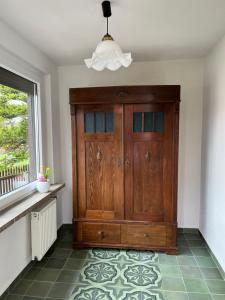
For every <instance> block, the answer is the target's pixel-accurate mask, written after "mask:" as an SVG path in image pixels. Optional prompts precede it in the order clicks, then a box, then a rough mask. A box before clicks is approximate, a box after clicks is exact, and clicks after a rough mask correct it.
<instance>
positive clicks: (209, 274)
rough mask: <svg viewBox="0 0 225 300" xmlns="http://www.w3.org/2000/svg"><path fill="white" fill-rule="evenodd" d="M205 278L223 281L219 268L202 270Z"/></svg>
mask: <svg viewBox="0 0 225 300" xmlns="http://www.w3.org/2000/svg"><path fill="white" fill-rule="evenodd" d="M200 269H201V272H202V274H203V277H204V278H206V279H221V280H222V279H223V278H222V276H221V274H220V272H219V270H218V269H217V268H200Z"/></svg>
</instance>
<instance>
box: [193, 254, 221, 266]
mask: <svg viewBox="0 0 225 300" xmlns="http://www.w3.org/2000/svg"><path fill="white" fill-rule="evenodd" d="M195 259H196V261H197V263H198V265H199V266H200V267H204V268H216V264H215V263H214V261H213V260H212V258H211V257H208V256H196V257H195Z"/></svg>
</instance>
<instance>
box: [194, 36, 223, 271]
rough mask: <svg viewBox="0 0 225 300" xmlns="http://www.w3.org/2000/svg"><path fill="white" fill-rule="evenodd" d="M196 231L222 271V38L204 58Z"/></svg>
mask: <svg viewBox="0 0 225 300" xmlns="http://www.w3.org/2000/svg"><path fill="white" fill-rule="evenodd" d="M203 99H204V101H203V136H202V201H201V213H200V216H201V219H200V230H201V232H202V234H203V236H204V237H205V239H206V241H207V242H208V244H209V246H210V248H211V250H212V251H213V253H214V254H215V256H216V258H217V259H218V261H219V263H220V264H221V266H222V267H223V269H224V270H225V239H224V235H225V217H224V213H225V175H224V170H225V158H224V153H225V37H224V38H223V40H222V41H221V42H220V43H219V44H218V45H217V46H216V47H215V48H214V49H213V51H212V52H211V53H210V54H209V56H208V57H207V58H206V59H205V77H204V97H203Z"/></svg>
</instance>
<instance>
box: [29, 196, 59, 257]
mask: <svg viewBox="0 0 225 300" xmlns="http://www.w3.org/2000/svg"><path fill="white" fill-rule="evenodd" d="M56 238H57V225H56V198H53V199H50V200H49V202H48V203H47V204H45V205H44V206H41V207H39V208H37V209H36V210H35V211H32V212H31V245H32V260H34V259H37V260H41V259H42V257H43V256H44V255H45V253H46V252H47V251H48V249H49V248H50V247H51V245H52V244H53V243H54V242H55V240H56Z"/></svg>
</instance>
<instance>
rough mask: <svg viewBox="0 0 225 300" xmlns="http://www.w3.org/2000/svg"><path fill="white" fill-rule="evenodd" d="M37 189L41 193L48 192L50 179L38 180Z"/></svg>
mask: <svg viewBox="0 0 225 300" xmlns="http://www.w3.org/2000/svg"><path fill="white" fill-rule="evenodd" d="M36 187H37V190H38V192H39V193H47V192H48V191H49V188H50V182H49V181H37V186H36Z"/></svg>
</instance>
